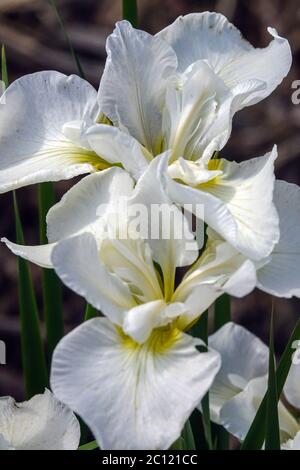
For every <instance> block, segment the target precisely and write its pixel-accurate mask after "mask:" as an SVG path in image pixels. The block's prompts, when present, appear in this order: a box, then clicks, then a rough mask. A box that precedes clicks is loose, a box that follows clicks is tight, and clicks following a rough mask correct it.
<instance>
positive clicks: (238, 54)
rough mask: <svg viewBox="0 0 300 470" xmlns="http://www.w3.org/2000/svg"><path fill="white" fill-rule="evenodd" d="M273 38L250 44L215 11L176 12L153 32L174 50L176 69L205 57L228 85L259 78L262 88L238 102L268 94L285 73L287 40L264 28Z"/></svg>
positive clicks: (251, 101)
mask: <svg viewBox="0 0 300 470" xmlns="http://www.w3.org/2000/svg"><path fill="white" fill-rule="evenodd" d="M268 31H269V33H270V34H271V36H273V38H274V39H273V40H272V41H271V42H270V44H269V45H268V46H267V47H265V48H262V49H260V48H257V49H256V48H254V47H252V46H251V44H249V43H248V42H247V41H246V40H245V39H243V38H242V36H241V33H240V31H239V30H238V29H237V28H235V26H233V25H232V24H231V23H229V21H228V20H227V19H226V18H225V17H224V16H223V15H221V14H219V13H211V12H205V13H192V14H189V15H186V16H183V17H182V16H180V17H179V18H177V20H176V21H175V22H174V23H173V24H171V25H170V26H167V28H165V29H164V30H162V31H160V32H159V33H158V34H157V37H159V38H160V39H164V40H165V41H167V43H168V44H170V45H171V46H172V48H173V49H174V50H175V52H176V55H177V58H178V63H179V67H178V68H179V71H181V72H183V71H184V70H185V69H186V68H187V67H188V66H190V65H191V64H192V63H194V62H196V61H197V60H200V59H201V60H206V61H207V62H208V63H209V65H210V66H211V67H212V68H213V69H214V70H215V72H216V73H217V74H218V75H219V76H220V77H221V78H222V79H223V80H224V82H225V84H226V85H227V86H229V87H230V88H232V89H233V88H234V87H235V86H236V85H238V84H239V83H240V82H242V81H246V80H252V79H255V80H260V81H263V82H265V83H266V88H265V89H264V90H259V91H254V92H253V94H252V96H250V97H249V98H247V99H246V100H245V101H244V103H241V107H242V106H248V105H250V104H254V103H257V102H258V101H260V100H262V99H263V98H265V97H267V96H269V95H270V94H271V93H272V91H273V90H274V89H275V88H276V87H277V86H278V85H279V84H280V83H281V81H282V80H283V78H284V77H285V76H286V75H287V74H288V72H289V69H290V67H291V62H292V56H291V49H290V46H289V43H288V41H287V40H286V39H284V38H281V37H280V36H278V34H277V32H276V30H274V29H272V28H269V29H268Z"/></svg>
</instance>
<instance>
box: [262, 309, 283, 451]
mask: <svg viewBox="0 0 300 470" xmlns="http://www.w3.org/2000/svg"><path fill="white" fill-rule="evenodd" d="M266 406H267V409H266V444H265V449H266V450H280V430H279V419H278V398H277V382H276V366H275V357H274V315H273V312H272V315H271V324H270V341H269V375H268V392H267V405H266Z"/></svg>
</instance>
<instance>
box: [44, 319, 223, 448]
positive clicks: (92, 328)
mask: <svg viewBox="0 0 300 470" xmlns="http://www.w3.org/2000/svg"><path fill="white" fill-rule="evenodd" d="M169 335H170V333H167V336H162V337H160V336H158V337H157V338H154V339H152V342H151V343H146V344H145V345H143V346H139V345H137V344H136V343H134V342H132V340H129V339H128V338H127V337H126V336H124V334H122V333H120V332H119V331H117V330H116V329H115V328H114V326H113V325H112V324H111V323H110V322H109V321H107V320H106V319H101V318H97V319H93V320H90V321H88V322H85V323H84V324H82V325H81V326H79V327H78V328H76V329H75V330H74V331H73V332H72V333H70V334H69V335H67V336H66V337H65V338H64V339H63V340H62V341H61V342H60V343H59V345H58V347H57V348H56V351H55V353H54V358H53V363H52V374H51V383H52V387H53V389H54V391H55V394H56V395H57V396H58V397H59V398H60V399H61V400H62V401H63V402H64V403H68V405H69V406H70V407H71V409H73V410H74V411H76V412H77V413H78V414H79V415H80V416H81V417H82V418H83V419H84V421H85V422H86V423H87V424H88V426H89V427H90V429H91V430H92V432H93V434H94V436H95V438H96V439H97V441H98V443H99V445H100V447H101V449H119V450H120V449H121V450H122V449H168V448H169V447H170V445H171V444H172V443H173V442H174V441H175V440H176V439H177V438H178V437H179V435H180V432H181V429H182V427H183V425H184V423H185V421H186V420H187V419H188V417H189V415H190V414H191V412H192V410H193V409H194V408H195V406H196V405H197V404H198V402H199V401H200V400H201V398H202V397H203V396H204V394H205V393H206V391H207V390H208V389H209V386H210V385H211V382H212V380H213V377H214V376H215V374H216V373H217V371H218V368H219V366H220V363H219V356H218V354H217V353H215V352H212V351H209V352H208V353H199V352H198V351H197V350H196V346H197V344H199V340H197V339H195V338H192V337H191V336H188V335H185V334H183V333H179V332H175V334H174V333H171V335H170V336H169Z"/></svg>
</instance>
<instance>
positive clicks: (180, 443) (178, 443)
mask: <svg viewBox="0 0 300 470" xmlns="http://www.w3.org/2000/svg"><path fill="white" fill-rule="evenodd" d="M184 447H185V445H184V440H183V437H180V438H179V439H177V441H175V442H174V444H172V445H171V447H170V450H184Z"/></svg>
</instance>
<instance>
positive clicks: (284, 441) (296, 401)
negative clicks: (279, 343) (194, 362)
mask: <svg viewBox="0 0 300 470" xmlns="http://www.w3.org/2000/svg"><path fill="white" fill-rule="evenodd" d="M209 345H210V347H212V348H213V349H215V350H216V351H218V352H219V353H220V354H221V357H222V366H221V369H220V371H219V373H218V374H217V376H216V378H215V381H214V383H213V385H212V387H211V389H210V395H209V397H210V411H211V418H212V420H213V421H214V422H216V423H218V424H222V425H223V426H224V427H225V428H226V429H227V430H228V431H229V432H230V433H231V434H233V435H234V436H236V437H237V438H238V439H239V440H240V441H243V440H244V439H245V437H246V435H247V432H248V430H249V429H250V426H251V424H252V422H253V419H254V417H255V415H256V413H257V411H258V408H259V406H260V404H261V401H262V399H263V397H264V395H265V393H266V391H267V387H268V362H269V349H268V347H267V346H266V345H265V344H264V343H263V342H262V341H261V340H260V339H259V338H257V337H256V336H255V335H253V334H252V333H250V332H249V331H247V330H246V329H245V328H243V327H241V326H239V325H236V324H234V323H227V324H226V325H225V326H223V327H222V328H221V329H220V330H218V331H217V332H216V333H215V334H213V335H212V336H211V337H210V338H209ZM299 371H300V368H299V366H296V365H292V368H291V370H290V373H289V376H288V379H287V382H286V386H285V398H286V400H287V401H288V403H289V404H290V405H292V406H294V407H295V408H298V409H300V389H299V378H300V377H299ZM278 414H279V427H280V440H281V447H282V449H293V450H299V449H300V447H299V439H300V421H299V419H297V418H296V417H295V416H294V415H293V414H292V413H291V411H289V409H288V408H287V407H286V405H285V404H284V402H283V401H282V400H280V401H279V405H278Z"/></svg>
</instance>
